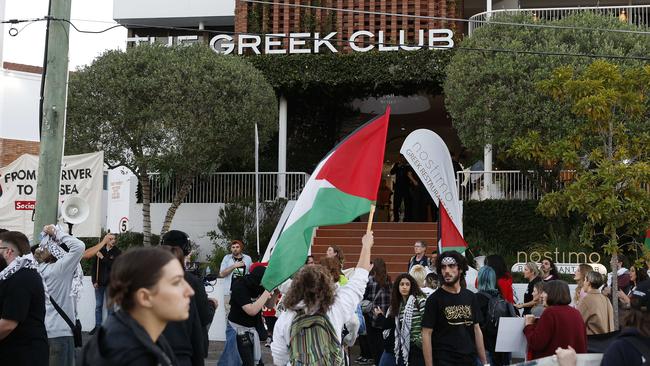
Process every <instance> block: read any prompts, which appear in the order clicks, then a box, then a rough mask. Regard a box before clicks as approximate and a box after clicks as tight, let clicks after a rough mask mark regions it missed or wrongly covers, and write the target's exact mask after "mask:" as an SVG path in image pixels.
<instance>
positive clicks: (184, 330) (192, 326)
mask: <svg viewBox="0 0 650 366" xmlns="http://www.w3.org/2000/svg"><path fill="white" fill-rule="evenodd" d="M192 278H196V277H194V275H192V274H191V273H189V272H185V280H186V281H188V282H190V281H191V280H192ZM204 291H205V290H204ZM196 300H197V297H196V293H195V296H192V297H191V299H190V316H189V318H187V319H186V320H185V321H182V322H170V323H168V324H167V327H166V328H165V330H164V331H163V335H164V336H165V339H167V341H168V342H169V345H170V346H171V347H172V349H173V350H174V354H175V356H176V359H178V365H179V366H203V365H204V364H205V362H204V359H205V357H206V354H207V352H206V350H205V349H204V347H205V345H204V339H203V337H204V333H205V327H204V326H203V325H202V324H201V320H200V318H199V312H198V310H197V307H196Z"/></svg>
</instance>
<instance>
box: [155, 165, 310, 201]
mask: <svg viewBox="0 0 650 366" xmlns="http://www.w3.org/2000/svg"><path fill="white" fill-rule="evenodd" d="M258 174H259V180H260V187H259V190H260V200H261V201H274V200H276V199H278V198H280V197H281V196H280V189H279V188H280V182H283V183H284V187H285V192H286V194H285V195H284V198H287V199H290V200H295V199H297V198H298V196H299V195H300V192H302V189H303V188H304V186H305V184H306V183H307V180H308V179H309V174H307V173H303V172H284V173H280V172H259V173H258ZM255 175H256V173H255V172H218V173H210V174H204V175H200V176H196V177H194V180H193V181H192V188H191V190H190V192H189V193H188V195H187V197H185V199H184V200H183V202H184V203H231V202H235V201H238V200H240V199H246V198H248V199H250V198H253V197H255ZM149 182H150V183H151V203H170V202H171V201H172V200H173V198H174V195H175V194H176V190H177V182H176V181H175V180H173V179H172V180H170V181H165V180H162V179H161V178H160V174H158V173H149Z"/></svg>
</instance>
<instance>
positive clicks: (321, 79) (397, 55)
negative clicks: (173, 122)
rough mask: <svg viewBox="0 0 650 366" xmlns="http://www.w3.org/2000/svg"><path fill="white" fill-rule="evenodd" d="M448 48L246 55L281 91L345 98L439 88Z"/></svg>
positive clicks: (290, 93)
mask: <svg viewBox="0 0 650 366" xmlns="http://www.w3.org/2000/svg"><path fill="white" fill-rule="evenodd" d="M451 53H452V52H450V51H436V50H421V51H402V52H378V51H376V52H353V53H347V54H300V55H261V56H252V57H249V58H248V60H249V61H250V62H251V63H252V64H253V65H255V67H256V68H258V69H259V70H261V71H262V73H264V75H265V76H266V78H267V80H268V81H269V82H270V83H271V85H273V87H274V88H275V89H276V90H277V91H278V92H280V93H282V94H284V95H287V96H289V97H291V96H295V95H302V94H304V93H318V94H319V95H320V96H321V98H323V99H326V98H330V97H340V96H345V97H347V98H348V99H352V98H360V97H365V96H377V95H385V94H396V95H412V94H414V93H417V92H420V91H425V92H430V93H432V94H439V93H440V92H441V90H442V80H443V79H444V68H445V66H446V65H447V63H448V60H449V58H450V56H451Z"/></svg>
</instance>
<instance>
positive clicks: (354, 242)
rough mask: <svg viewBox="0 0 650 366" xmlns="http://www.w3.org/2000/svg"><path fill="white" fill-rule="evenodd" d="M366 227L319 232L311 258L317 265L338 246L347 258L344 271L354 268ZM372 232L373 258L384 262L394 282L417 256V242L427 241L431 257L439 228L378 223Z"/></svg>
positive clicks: (353, 225) (423, 224)
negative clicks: (414, 250)
mask: <svg viewBox="0 0 650 366" xmlns="http://www.w3.org/2000/svg"><path fill="white" fill-rule="evenodd" d="M367 225H368V224H367V223H366V222H352V223H349V224H343V225H336V226H324V227H320V228H318V229H316V235H315V236H314V241H313V245H312V247H311V250H312V255H313V256H314V257H315V258H316V261H318V260H320V258H322V257H323V256H325V252H326V251H327V248H328V247H329V246H331V245H334V244H335V245H337V246H338V247H339V248H341V250H343V254H344V255H345V264H344V266H343V268H350V267H354V266H355V265H356V263H357V260H358V259H359V251H360V250H361V237H362V236H363V234H364V233H365V232H366V227H367ZM372 231H373V232H374V235H375V245H374V246H373V248H372V258H379V257H380V258H382V259H383V260H384V262H386V267H387V269H388V273H389V275H390V276H391V278H393V279H394V278H395V277H396V276H397V275H398V274H400V273H403V272H406V268H407V266H408V261H409V259H410V258H411V257H412V256H413V255H414V253H413V244H414V243H415V241H416V240H424V242H425V243H426V244H427V255H430V254H431V251H432V250H433V248H435V245H434V244H435V242H436V240H437V238H438V224H437V223H435V222H376V223H373V225H372Z"/></svg>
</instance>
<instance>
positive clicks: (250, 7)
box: [235, 0, 463, 49]
mask: <svg viewBox="0 0 650 366" xmlns="http://www.w3.org/2000/svg"><path fill="white" fill-rule="evenodd" d="M283 2H284V4H289V5H267V4H254V3H247V2H244V1H238V2H237V5H236V8H235V32H237V33H246V32H251V33H284V34H287V33H292V32H306V33H313V32H321V36H324V35H327V33H326V32H331V31H336V32H338V34H337V35H336V38H339V39H344V40H348V39H349V38H350V36H351V35H352V33H353V32H354V31H357V30H367V31H370V32H372V33H374V34H375V35H377V34H378V32H379V31H380V30H383V31H384V34H385V40H384V42H385V43H387V44H397V43H399V31H400V30H404V31H405V32H406V39H405V43H406V44H410V45H415V44H417V41H418V39H419V36H418V35H419V30H421V29H423V30H425V31H426V30H429V29H439V28H449V29H452V30H454V31H455V32H456V31H458V32H462V29H463V24H462V23H457V22H450V21H446V20H437V19H436V20H434V19H431V18H413V17H405V16H398V15H380V14H362V13H352V12H344V11H330V10H320V9H308V8H298V7H295V6H290V5H295V4H303V5H314V6H316V5H318V6H321V7H328V8H338V9H354V10H362V11H368V12H381V13H392V14H408V15H415V16H431V17H445V18H462V17H463V15H462V5H461V4H462V2H460V1H459V0H284V1H283ZM362 39H365V37H363V38H360V39H359V42H357V44H358V45H359V46H363V44H362V42H361V40H362ZM427 39H428V37H427V35H426V34H425V44H426V43H427V42H428V41H427ZM373 40H374V42H377V37H376V36H375V38H374V39H373ZM338 48H339V49H343V47H338ZM345 49H348V48H347V47H345Z"/></svg>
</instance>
